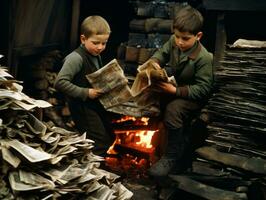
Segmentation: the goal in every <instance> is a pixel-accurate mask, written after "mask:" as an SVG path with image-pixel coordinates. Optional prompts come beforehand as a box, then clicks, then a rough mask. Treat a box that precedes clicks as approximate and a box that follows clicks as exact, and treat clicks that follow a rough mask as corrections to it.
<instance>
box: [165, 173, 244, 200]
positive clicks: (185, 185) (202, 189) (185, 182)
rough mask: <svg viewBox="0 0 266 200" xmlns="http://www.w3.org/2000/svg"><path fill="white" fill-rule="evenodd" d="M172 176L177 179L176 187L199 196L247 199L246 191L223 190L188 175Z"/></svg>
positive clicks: (221, 199)
mask: <svg viewBox="0 0 266 200" xmlns="http://www.w3.org/2000/svg"><path fill="white" fill-rule="evenodd" d="M170 178H171V179H172V180H173V181H175V183H176V187H177V188H179V189H181V190H184V191H186V192H189V193H191V194H195V195H197V196H200V197H203V198H206V199H209V200H225V199H226V200H247V199H248V198H247V194H246V193H237V192H232V191H228V190H222V189H219V188H215V187H212V186H209V185H206V184H203V183H200V182H197V181H195V180H193V179H190V178H188V177H186V176H179V175H170Z"/></svg>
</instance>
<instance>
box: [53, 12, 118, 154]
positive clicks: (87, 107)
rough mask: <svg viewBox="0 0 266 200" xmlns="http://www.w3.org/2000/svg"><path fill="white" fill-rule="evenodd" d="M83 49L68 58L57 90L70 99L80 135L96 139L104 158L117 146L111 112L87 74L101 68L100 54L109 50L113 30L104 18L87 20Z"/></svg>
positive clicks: (98, 152) (96, 146)
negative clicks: (103, 104)
mask: <svg viewBox="0 0 266 200" xmlns="http://www.w3.org/2000/svg"><path fill="white" fill-rule="evenodd" d="M80 31H81V33H80V41H81V44H80V46H79V47H78V48H77V49H76V50H74V51H73V52H72V53H70V54H69V55H68V56H66V58H65V60H64V64H63V67H62V69H61V70H60V72H59V73H58V76H57V78H56V81H55V88H56V89H57V90H58V91H60V92H62V93H64V94H65V95H66V96H67V97H68V105H69V109H70V112H71V116H72V119H73V121H74V122H75V125H76V128H77V129H78V131H79V132H81V133H84V132H86V133H87V138H89V139H91V140H94V141H95V143H94V148H93V152H94V154H96V155H101V156H104V155H105V153H106V151H107V150H108V147H110V145H111V144H112V143H113V140H114V136H113V134H112V130H111V128H110V127H111V126H110V124H109V120H107V116H108V115H107V112H106V110H105V109H104V107H103V106H102V105H101V103H100V102H99V100H98V97H99V96H100V95H101V94H102V92H101V91H100V90H97V89H93V88H92V86H91V85H90V83H89V81H88V80H87V79H86V77H85V76H86V75H87V74H90V73H93V72H95V71H97V70H98V69H99V68H101V67H102V66H103V65H102V60H101V57H100V54H101V53H102V51H103V50H104V49H105V48H106V44H107V41H108V39H109V36H110V33H111V30H110V26H109V24H108V22H107V21H106V20H105V19H104V18H102V17H101V16H90V17H87V18H86V19H85V20H84V21H83V22H82V24H81V30H80Z"/></svg>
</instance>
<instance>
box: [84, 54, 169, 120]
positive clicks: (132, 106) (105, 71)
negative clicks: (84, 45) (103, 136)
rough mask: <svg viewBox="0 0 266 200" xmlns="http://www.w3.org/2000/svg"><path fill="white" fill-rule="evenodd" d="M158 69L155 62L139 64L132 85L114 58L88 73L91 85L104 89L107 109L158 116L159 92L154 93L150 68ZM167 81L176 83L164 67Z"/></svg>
mask: <svg viewBox="0 0 266 200" xmlns="http://www.w3.org/2000/svg"><path fill="white" fill-rule="evenodd" d="M152 69H153V70H158V67H157V66H156V65H154V63H153V62H151V61H147V62H146V63H144V64H143V65H140V66H139V67H138V71H139V72H140V73H138V74H137V76H136V78H135V80H134V83H133V85H132V86H131V87H130V86H129V82H128V79H127V78H126V76H125V74H124V71H123V69H122V68H121V66H120V65H119V63H118V62H117V60H116V59H113V60H112V61H110V62H109V63H108V64H106V65H105V66H104V67H102V68H101V69H99V70H97V71H96V72H94V73H91V74H88V75H86V77H87V79H88V81H89V82H90V83H91V85H92V87H94V88H97V89H101V90H102V91H103V92H104V94H103V95H102V96H101V97H100V98H99V100H100V102H101V103H102V105H103V106H104V108H105V109H106V110H108V111H111V112H114V113H119V114H124V115H130V116H135V117H142V116H157V115H159V113H160V109H159V95H158V94H157V95H156V93H155V88H153V85H152V80H151V73H150V72H151V70H152ZM160 70H162V71H163V72H164V75H165V76H166V81H168V82H172V83H174V82H173V81H172V80H173V77H171V78H169V77H168V76H167V74H166V72H165V71H164V70H163V69H160Z"/></svg>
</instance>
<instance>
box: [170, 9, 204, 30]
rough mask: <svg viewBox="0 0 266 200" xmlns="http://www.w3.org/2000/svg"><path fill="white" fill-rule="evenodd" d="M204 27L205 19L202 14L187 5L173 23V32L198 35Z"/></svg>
mask: <svg viewBox="0 0 266 200" xmlns="http://www.w3.org/2000/svg"><path fill="white" fill-rule="evenodd" d="M202 26H203V17H202V15H201V13H200V12H199V11H198V10H197V9H195V8H193V7H191V6H190V5H186V6H184V7H182V8H181V9H180V10H179V11H178V12H177V13H176V16H175V19H174V21H173V30H178V31H180V32H189V33H192V34H193V35H196V34H197V33H198V32H200V31H201V28H202Z"/></svg>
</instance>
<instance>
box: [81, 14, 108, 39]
mask: <svg viewBox="0 0 266 200" xmlns="http://www.w3.org/2000/svg"><path fill="white" fill-rule="evenodd" d="M110 33H111V29H110V26H109V24H108V22H107V21H106V20H105V19H104V18H103V17H101V16H98V15H93V16H89V17H87V18H86V19H84V20H83V22H82V24H81V29H80V34H81V35H84V36H85V37H87V38H88V37H90V36H91V35H94V34H95V35H102V34H110Z"/></svg>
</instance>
